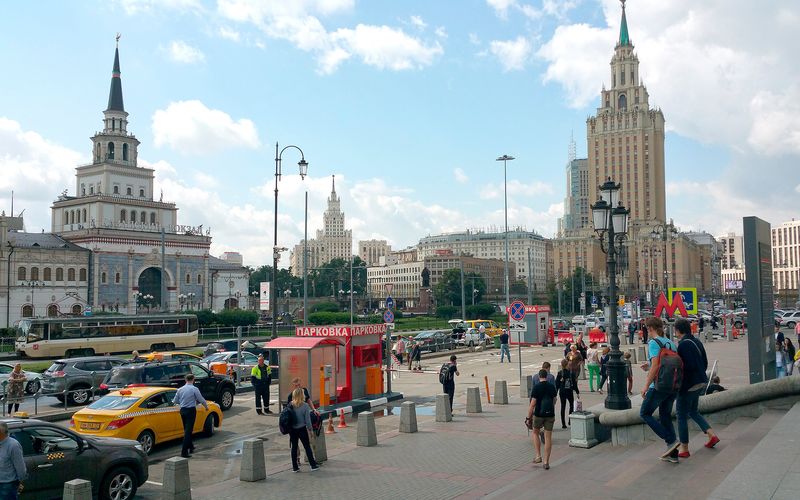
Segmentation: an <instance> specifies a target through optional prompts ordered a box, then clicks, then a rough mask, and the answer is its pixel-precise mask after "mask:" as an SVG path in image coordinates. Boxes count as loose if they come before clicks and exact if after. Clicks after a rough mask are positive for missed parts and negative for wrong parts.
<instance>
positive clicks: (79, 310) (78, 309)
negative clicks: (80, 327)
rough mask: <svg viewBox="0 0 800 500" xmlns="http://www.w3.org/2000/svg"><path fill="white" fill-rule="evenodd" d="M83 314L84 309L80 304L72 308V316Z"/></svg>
mask: <svg viewBox="0 0 800 500" xmlns="http://www.w3.org/2000/svg"><path fill="white" fill-rule="evenodd" d="M82 312H83V308H82V307H81V305H80V304H75V305H73V306H72V314H81V313H82Z"/></svg>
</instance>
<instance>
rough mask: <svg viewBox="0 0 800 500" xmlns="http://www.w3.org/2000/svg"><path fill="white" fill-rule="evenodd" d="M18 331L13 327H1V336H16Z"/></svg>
mask: <svg viewBox="0 0 800 500" xmlns="http://www.w3.org/2000/svg"><path fill="white" fill-rule="evenodd" d="M15 336H16V331H15V330H14V329H13V328H0V337H15Z"/></svg>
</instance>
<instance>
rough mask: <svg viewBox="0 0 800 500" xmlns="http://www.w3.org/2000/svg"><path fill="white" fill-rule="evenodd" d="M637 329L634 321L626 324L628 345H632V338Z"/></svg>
mask: <svg viewBox="0 0 800 500" xmlns="http://www.w3.org/2000/svg"><path fill="white" fill-rule="evenodd" d="M638 329H639V328H638V327H637V326H636V320H631V322H630V323H628V344H630V345H633V337H634V336H635V335H636V331H637V330H638Z"/></svg>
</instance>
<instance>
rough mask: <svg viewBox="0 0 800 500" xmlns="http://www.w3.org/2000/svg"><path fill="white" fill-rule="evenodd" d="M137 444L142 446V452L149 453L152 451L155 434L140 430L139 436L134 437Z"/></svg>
mask: <svg viewBox="0 0 800 500" xmlns="http://www.w3.org/2000/svg"><path fill="white" fill-rule="evenodd" d="M136 440H137V441H139V444H140V445H142V448H144V454H145V455H149V454H150V452H151V451H153V446H154V445H155V444H156V436H155V435H154V434H153V433H152V432H151V431H142V433H141V434H139V437H137V438H136Z"/></svg>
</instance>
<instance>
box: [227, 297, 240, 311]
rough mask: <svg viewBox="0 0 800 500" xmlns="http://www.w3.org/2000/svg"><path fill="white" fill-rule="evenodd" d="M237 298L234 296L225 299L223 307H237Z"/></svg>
mask: <svg viewBox="0 0 800 500" xmlns="http://www.w3.org/2000/svg"><path fill="white" fill-rule="evenodd" d="M238 308H239V300H238V299H235V298H230V299H225V309H238Z"/></svg>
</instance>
